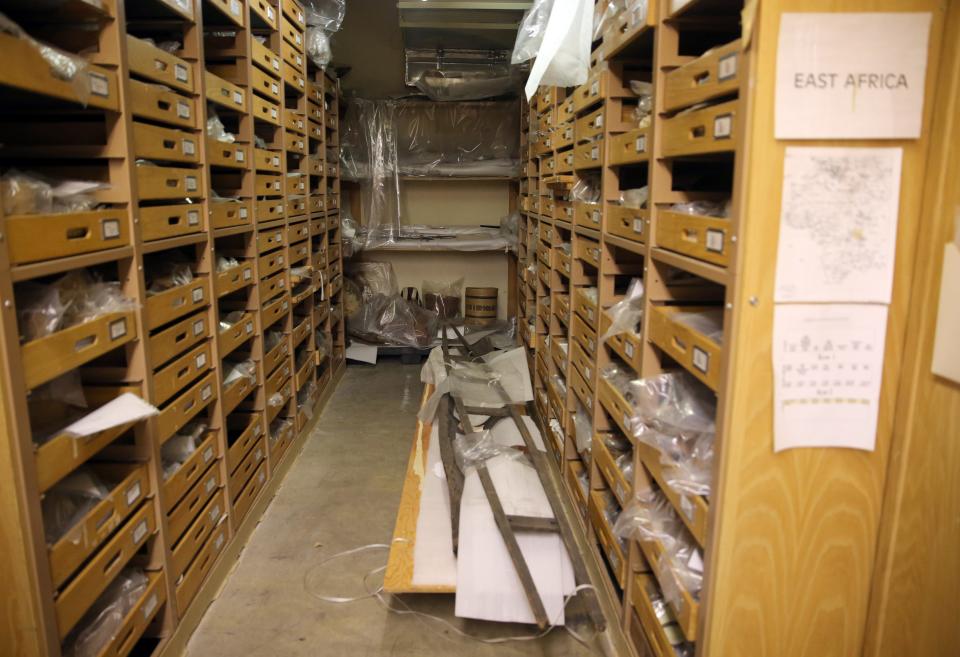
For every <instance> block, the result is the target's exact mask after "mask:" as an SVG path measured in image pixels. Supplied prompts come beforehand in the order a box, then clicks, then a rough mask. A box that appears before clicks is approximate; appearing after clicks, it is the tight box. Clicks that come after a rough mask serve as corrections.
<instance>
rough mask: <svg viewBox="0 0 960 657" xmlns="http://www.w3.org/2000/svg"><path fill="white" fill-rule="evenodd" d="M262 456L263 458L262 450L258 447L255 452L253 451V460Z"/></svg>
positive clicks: (257, 459)
mask: <svg viewBox="0 0 960 657" xmlns="http://www.w3.org/2000/svg"><path fill="white" fill-rule="evenodd" d="M262 458H263V450H260V449H258V450H257V451H256V452H254V454H253V460H254V461H259V460H260V459H262Z"/></svg>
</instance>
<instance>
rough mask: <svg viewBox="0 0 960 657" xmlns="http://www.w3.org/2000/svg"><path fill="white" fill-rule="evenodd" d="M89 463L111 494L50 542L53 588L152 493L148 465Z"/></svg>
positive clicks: (48, 550) (59, 584) (48, 551)
mask: <svg viewBox="0 0 960 657" xmlns="http://www.w3.org/2000/svg"><path fill="white" fill-rule="evenodd" d="M90 467H92V468H93V469H94V471H96V473H97V474H98V475H99V476H100V478H101V479H102V480H103V481H105V482H107V483H108V485H109V486H110V494H109V495H107V497H105V498H104V499H102V500H100V501H99V502H97V504H96V506H94V507H93V508H92V509H90V510H89V511H88V512H87V513H86V514H84V516H83V518H81V519H80V520H78V521H77V522H76V523H75V524H74V525H73V526H72V527H71V528H70V529H69V530H68V531H67V533H66V534H64V535H63V536H62V537H61V538H60V539H59V540H58V541H57V542H56V543H54V544H52V545H50V544H49V543H48V548H47V554H48V557H49V560H50V577H51V578H52V579H53V586H54V588H59V587H60V586H61V585H62V584H63V583H64V582H65V581H66V580H67V578H68V577H70V575H72V574H73V572H74V571H75V570H76V569H77V568H79V567H80V565H81V564H82V563H83V562H84V561H86V559H87V558H88V557H89V556H90V555H91V554H92V553H93V552H94V551H95V550H96V549H97V547H99V546H100V545H101V544H102V543H103V542H105V541H106V540H107V538H108V537H109V536H110V534H112V533H113V530H114V529H116V528H117V527H118V526H119V525H120V524H121V523H122V522H123V521H124V520H126V518H127V517H128V516H130V514H131V513H133V510H134V509H135V508H137V506H139V505H140V503H141V502H143V500H145V499H147V498H148V497H152V496H153V495H152V493H153V491H152V490H151V489H150V476H149V473H148V472H147V467H146V465H138V464H135V463H131V464H120V463H117V464H96V463H95V464H92V465H91V466H90Z"/></svg>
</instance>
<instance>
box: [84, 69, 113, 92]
mask: <svg viewBox="0 0 960 657" xmlns="http://www.w3.org/2000/svg"><path fill="white" fill-rule="evenodd" d="M88 77H89V78H90V93H92V94H93V95H94V96H109V95H110V83H109V82H108V81H107V78H106V76H103V75H100V74H99V73H90V74H89V75H88Z"/></svg>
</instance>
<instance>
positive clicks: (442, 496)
mask: <svg viewBox="0 0 960 657" xmlns="http://www.w3.org/2000/svg"><path fill="white" fill-rule="evenodd" d="M438 436H439V431H438V429H437V426H436V424H434V426H433V428H432V429H431V431H430V441H429V443H430V444H429V447H428V448H427V469H426V472H425V473H424V475H423V480H422V485H421V488H420V512H419V514H418V515H417V538H416V542H415V543H414V545H413V580H412V583H413V584H414V586H456V584H457V559H456V557H454V556H453V534H452V531H453V530H452V525H451V522H450V493H449V492H448V490H447V481H446V478H445V477H443V466H442V464H441V462H440V445H439V442H438ZM437 466H440V467H437Z"/></svg>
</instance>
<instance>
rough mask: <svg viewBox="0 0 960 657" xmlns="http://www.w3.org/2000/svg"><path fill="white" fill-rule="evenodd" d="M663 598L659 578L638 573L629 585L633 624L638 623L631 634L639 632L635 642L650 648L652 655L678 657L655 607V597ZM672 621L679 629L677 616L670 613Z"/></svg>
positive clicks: (656, 656) (653, 656) (674, 626)
mask: <svg viewBox="0 0 960 657" xmlns="http://www.w3.org/2000/svg"><path fill="white" fill-rule="evenodd" d="M654 597H656V598H662V597H663V594H662V593H661V592H660V589H659V586H658V584H657V580H656V579H655V578H654V577H653V576H652V575H650V574H649V573H636V574H634V575H633V580H632V581H631V582H630V586H629V601H630V607H631V609H632V610H633V618H632V619H631V624H638V625H639V627H638V628H636V631H635V632H631V636H633V635H634V634H638V635H639V636H637V637H636V638H635V640H634V642H635V643H637V642H642V645H644V647H645V649H649V654H650V655H651V656H652V657H677V651H676V650H675V648H674V647H673V645H672V642H671V640H670V637H669V636H668V635H667V630H666V629H665V626H664V624H662V623H661V622H660V619H659V618H658V617H657V611H656V610H655V609H654V607H653V599H654ZM670 618H671V620H670V622H669V623H668V624H673V625H672V627H673V629H674V630H676V629H677V627H676V625H675V623H676V620H675V617H673V614H672V613H670Z"/></svg>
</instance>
